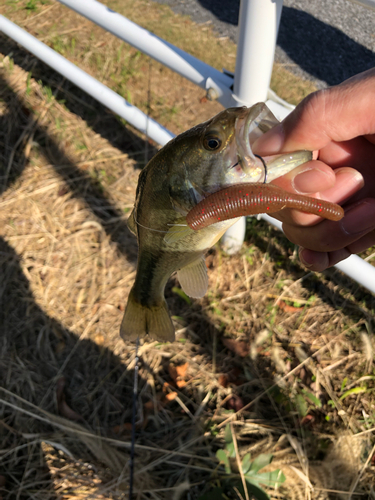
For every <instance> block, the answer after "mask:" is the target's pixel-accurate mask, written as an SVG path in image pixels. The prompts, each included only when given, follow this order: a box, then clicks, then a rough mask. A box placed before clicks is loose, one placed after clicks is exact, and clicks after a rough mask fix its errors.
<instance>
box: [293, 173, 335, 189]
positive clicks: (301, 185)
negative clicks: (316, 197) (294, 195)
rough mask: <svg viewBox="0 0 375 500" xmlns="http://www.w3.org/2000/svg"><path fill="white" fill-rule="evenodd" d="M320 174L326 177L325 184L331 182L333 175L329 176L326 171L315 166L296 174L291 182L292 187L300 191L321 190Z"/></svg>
mask: <svg viewBox="0 0 375 500" xmlns="http://www.w3.org/2000/svg"><path fill="white" fill-rule="evenodd" d="M322 176H324V178H326V179H327V184H328V183H329V184H330V185H332V184H333V180H332V177H333V176H332V177H331V176H330V175H329V174H327V173H326V172H323V171H322V170H319V169H317V168H311V169H308V170H305V171H303V172H301V173H299V174H297V175H296V176H295V178H294V179H293V181H292V184H293V187H294V189H295V190H296V191H299V192H300V193H315V192H316V191H321V187H322ZM333 178H334V177H333Z"/></svg>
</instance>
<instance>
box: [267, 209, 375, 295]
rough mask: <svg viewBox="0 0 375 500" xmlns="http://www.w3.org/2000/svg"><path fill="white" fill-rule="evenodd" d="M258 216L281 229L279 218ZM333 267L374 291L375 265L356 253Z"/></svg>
mask: <svg viewBox="0 0 375 500" xmlns="http://www.w3.org/2000/svg"><path fill="white" fill-rule="evenodd" d="M260 218H261V219H263V220H265V221H267V222H268V223H269V224H271V225H272V226H274V227H276V228H277V229H279V230H280V231H282V230H283V229H282V223H281V222H280V221H279V220H277V219H274V218H273V217H270V216H269V215H267V214H262V215H261V216H260ZM334 267H335V268H336V269H338V270H339V271H341V272H343V273H344V274H346V275H347V276H349V278H351V279H352V280H354V281H356V282H357V283H359V284H360V285H362V286H363V287H365V288H367V290H369V291H370V292H372V293H375V267H374V266H372V265H371V264H369V263H368V262H366V261H365V260H363V259H361V257H358V255H350V257H348V258H347V259H345V260H342V261H341V262H339V263H338V264H336V265H335V266H334Z"/></svg>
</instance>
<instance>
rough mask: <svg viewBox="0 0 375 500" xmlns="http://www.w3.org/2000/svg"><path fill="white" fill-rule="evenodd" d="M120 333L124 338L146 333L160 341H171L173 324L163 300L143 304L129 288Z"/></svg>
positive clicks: (173, 334)
mask: <svg viewBox="0 0 375 500" xmlns="http://www.w3.org/2000/svg"><path fill="white" fill-rule="evenodd" d="M120 335H121V337H122V338H123V339H124V340H133V341H134V340H136V339H137V338H138V337H144V336H145V335H148V336H149V337H150V338H151V339H155V340H159V341H161V342H173V341H174V339H175V333H174V326H173V323H172V320H171V317H170V315H169V311H168V306H167V303H166V302H165V300H164V299H163V301H162V302H161V303H160V305H156V306H150V307H148V306H144V305H142V304H140V303H139V302H137V301H136V300H135V298H134V295H133V291H132V290H131V292H130V294H129V298H128V303H127V305H126V309H125V313H124V317H123V319H122V323H121V328H120Z"/></svg>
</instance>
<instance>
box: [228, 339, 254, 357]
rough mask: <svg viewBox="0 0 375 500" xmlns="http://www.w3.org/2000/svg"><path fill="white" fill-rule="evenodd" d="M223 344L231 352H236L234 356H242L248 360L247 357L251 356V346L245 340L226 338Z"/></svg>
mask: <svg viewBox="0 0 375 500" xmlns="http://www.w3.org/2000/svg"><path fill="white" fill-rule="evenodd" d="M223 344H224V345H225V347H227V348H228V349H229V350H230V351H232V352H234V354H237V356H240V357H241V358H246V356H248V355H249V350H250V349H249V344H248V343H247V342H245V341H244V340H235V339H228V338H224V339H223Z"/></svg>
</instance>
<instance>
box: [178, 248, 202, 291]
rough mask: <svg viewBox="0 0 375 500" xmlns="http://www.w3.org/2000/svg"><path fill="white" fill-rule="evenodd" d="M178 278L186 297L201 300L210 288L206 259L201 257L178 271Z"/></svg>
mask: <svg viewBox="0 0 375 500" xmlns="http://www.w3.org/2000/svg"><path fill="white" fill-rule="evenodd" d="M177 278H178V281H179V282H180V285H181V287H182V289H183V291H184V292H185V293H186V295H189V297H194V298H197V299H198V298H200V297H203V295H204V294H205V293H206V291H207V288H208V277H207V267H206V262H205V259H204V257H203V256H202V257H199V259H198V260H195V261H194V262H192V263H191V264H189V265H188V266H185V267H183V268H182V269H180V270H179V271H177Z"/></svg>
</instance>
